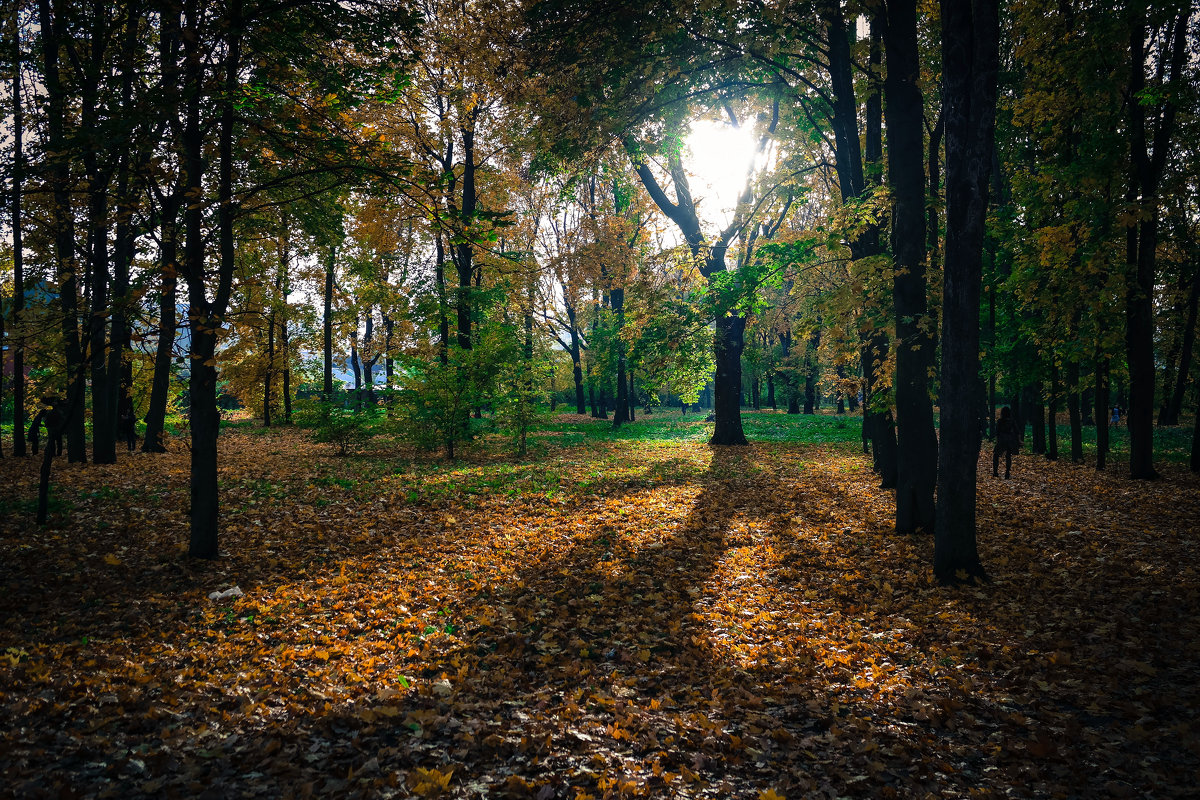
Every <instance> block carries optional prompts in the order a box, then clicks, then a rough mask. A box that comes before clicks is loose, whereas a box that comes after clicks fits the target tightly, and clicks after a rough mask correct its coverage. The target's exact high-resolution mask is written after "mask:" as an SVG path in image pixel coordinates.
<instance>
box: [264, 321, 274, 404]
mask: <svg viewBox="0 0 1200 800" xmlns="http://www.w3.org/2000/svg"><path fill="white" fill-rule="evenodd" d="M266 323H267V365H266V369H264V370H263V427H264V428H269V427H271V384H272V383H273V382H274V380H275V307H274V303H272V306H271V311H270V312H269V313H268V314H267V319H266Z"/></svg>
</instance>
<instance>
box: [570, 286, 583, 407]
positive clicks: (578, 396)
mask: <svg viewBox="0 0 1200 800" xmlns="http://www.w3.org/2000/svg"><path fill="white" fill-rule="evenodd" d="M567 321H568V322H569V323H570V326H571V330H570V334H571V375H572V377H573V378H574V379H575V413H577V414H586V413H587V406H586V404H585V402H584V396H583V362H582V361H580V355H579V327H578V325H577V321H576V319H575V307H574V306H573V305H570V304H568V305H567Z"/></svg>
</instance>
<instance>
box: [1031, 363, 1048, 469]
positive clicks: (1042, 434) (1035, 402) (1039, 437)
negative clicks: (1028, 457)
mask: <svg viewBox="0 0 1200 800" xmlns="http://www.w3.org/2000/svg"><path fill="white" fill-rule="evenodd" d="M1030 389H1031V391H1030V396H1031V399H1032V403H1030V405H1031V406H1032V411H1031V412H1030V416H1031V417H1032V420H1033V446H1032V447H1031V448H1030V452H1032V453H1033V454H1034V455H1039V456H1040V455H1044V454H1045V453H1046V404H1045V402H1044V400H1043V395H1042V382H1041V381H1040V380H1039V381H1035V382H1034V383H1033V384H1032V385H1031V386H1030Z"/></svg>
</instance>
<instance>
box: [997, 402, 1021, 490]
mask: <svg viewBox="0 0 1200 800" xmlns="http://www.w3.org/2000/svg"><path fill="white" fill-rule="evenodd" d="M1020 446H1021V438H1020V436H1018V434H1017V423H1016V422H1014V421H1013V417H1012V409H1010V408H1009V407H1008V406H1005V407H1004V408H1002V409H1000V420H999V421H998V422H997V423H996V449H994V450H993V451H992V475H994V476H995V477H997V478H998V477H1000V454H1001V453H1003V454H1004V477H1005V478H1008V476H1009V475H1010V474H1011V473H1012V457H1013V454H1014V453H1016V452H1017V450H1018V449H1019V448H1020Z"/></svg>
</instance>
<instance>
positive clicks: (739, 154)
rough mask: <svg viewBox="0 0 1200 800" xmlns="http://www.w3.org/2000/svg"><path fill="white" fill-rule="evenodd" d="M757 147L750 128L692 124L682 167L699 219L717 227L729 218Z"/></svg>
mask: <svg viewBox="0 0 1200 800" xmlns="http://www.w3.org/2000/svg"><path fill="white" fill-rule="evenodd" d="M757 145H758V141H757V139H756V137H755V135H754V130H753V129H752V128H751V127H750V126H746V125H744V126H742V127H740V128H735V127H733V126H732V125H730V124H729V123H727V122H717V121H713V120H697V121H696V122H693V123H692V130H691V133H690V134H688V138H687V149H688V155H687V157H686V159H685V161H684V167H685V168H686V169H687V171H688V174H689V178H690V180H691V188H692V197H693V198H694V199H695V201H696V204H697V207H698V208H697V210H698V211H699V213H700V217H701V219H703V220H704V221H706V222H708V223H711V224H718V225H719V224H724V223H725V221H726V220H728V219H729V217H730V215H731V214H732V213H733V209H734V207H735V206H736V205H737V198H738V194H739V193H740V192H741V191H742V189H743V187H744V186H745V184H746V173H747V171H748V170H749V169H750V167H751V165H752V164H753V163H754V160H755V150H756V148H757Z"/></svg>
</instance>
